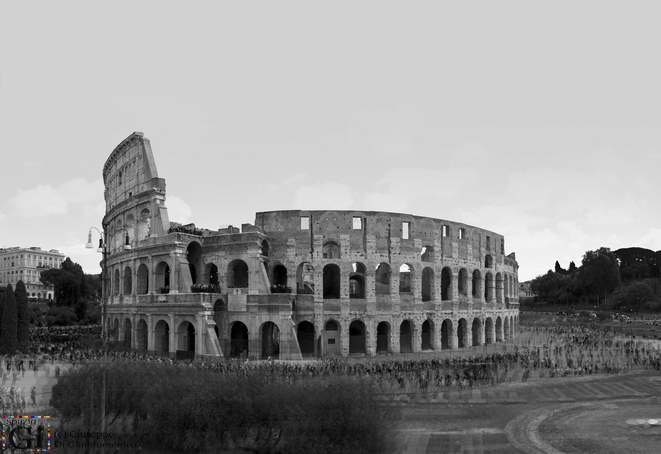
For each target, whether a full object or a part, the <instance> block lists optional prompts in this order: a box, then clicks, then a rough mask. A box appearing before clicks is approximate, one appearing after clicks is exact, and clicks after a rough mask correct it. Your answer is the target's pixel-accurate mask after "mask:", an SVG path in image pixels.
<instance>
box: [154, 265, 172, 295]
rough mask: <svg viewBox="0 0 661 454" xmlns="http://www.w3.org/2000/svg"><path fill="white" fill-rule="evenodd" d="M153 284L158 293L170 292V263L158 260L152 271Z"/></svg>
mask: <svg viewBox="0 0 661 454" xmlns="http://www.w3.org/2000/svg"><path fill="white" fill-rule="evenodd" d="M154 281H155V282H154V286H155V287H156V291H157V292H158V293H170V265H168V263H167V262H159V263H158V265H156V270H155V271H154Z"/></svg>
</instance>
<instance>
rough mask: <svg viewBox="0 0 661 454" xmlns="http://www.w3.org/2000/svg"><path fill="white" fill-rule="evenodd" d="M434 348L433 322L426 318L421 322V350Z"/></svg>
mask: <svg viewBox="0 0 661 454" xmlns="http://www.w3.org/2000/svg"><path fill="white" fill-rule="evenodd" d="M433 349H434V322H432V321H431V320H429V319H427V320H425V321H424V322H423V323H422V350H433Z"/></svg>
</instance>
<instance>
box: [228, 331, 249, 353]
mask: <svg viewBox="0 0 661 454" xmlns="http://www.w3.org/2000/svg"><path fill="white" fill-rule="evenodd" d="M249 353H250V351H249V348H248V328H247V327H246V325H244V324H243V323H241V322H234V323H233V324H232V329H231V331H230V357H231V358H241V359H246V358H248V355H249Z"/></svg>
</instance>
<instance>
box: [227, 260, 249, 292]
mask: <svg viewBox="0 0 661 454" xmlns="http://www.w3.org/2000/svg"><path fill="white" fill-rule="evenodd" d="M248 285H249V276H248V265H247V264H246V262H244V261H243V260H241V259H235V260H232V261H231V262H230V263H229V264H228V265H227V286H228V287H231V288H247V287H248Z"/></svg>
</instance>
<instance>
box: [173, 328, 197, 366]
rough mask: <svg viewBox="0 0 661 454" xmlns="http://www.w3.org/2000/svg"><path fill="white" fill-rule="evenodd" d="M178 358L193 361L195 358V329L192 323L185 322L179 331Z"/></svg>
mask: <svg viewBox="0 0 661 454" xmlns="http://www.w3.org/2000/svg"><path fill="white" fill-rule="evenodd" d="M177 357H178V358H181V359H193V358H194V357H195V327H194V326H193V324H192V323H191V322H188V321H183V322H181V324H180V325H179V330H178V331H177Z"/></svg>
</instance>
